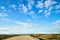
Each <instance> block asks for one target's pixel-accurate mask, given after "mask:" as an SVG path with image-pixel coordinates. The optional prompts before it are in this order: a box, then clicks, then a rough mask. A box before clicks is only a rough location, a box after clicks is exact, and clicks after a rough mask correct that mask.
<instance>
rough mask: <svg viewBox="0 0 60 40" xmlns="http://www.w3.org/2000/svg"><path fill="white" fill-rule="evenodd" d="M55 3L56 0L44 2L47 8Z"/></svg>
mask: <svg viewBox="0 0 60 40" xmlns="http://www.w3.org/2000/svg"><path fill="white" fill-rule="evenodd" d="M56 3H57V2H56V1H52V0H46V1H45V3H44V4H45V7H46V8H48V7H50V6H52V5H54V4H56Z"/></svg>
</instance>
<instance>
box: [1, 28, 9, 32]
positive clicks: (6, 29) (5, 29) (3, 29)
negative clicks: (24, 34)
mask: <svg viewBox="0 0 60 40" xmlns="http://www.w3.org/2000/svg"><path fill="white" fill-rule="evenodd" d="M8 29H9V28H0V31H8Z"/></svg>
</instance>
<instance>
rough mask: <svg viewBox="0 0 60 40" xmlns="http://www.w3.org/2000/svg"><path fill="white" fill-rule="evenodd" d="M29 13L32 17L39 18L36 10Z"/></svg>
mask: <svg viewBox="0 0 60 40" xmlns="http://www.w3.org/2000/svg"><path fill="white" fill-rule="evenodd" d="M29 15H30V16H31V17H32V18H37V15H36V14H35V12H34V11H30V12H29Z"/></svg>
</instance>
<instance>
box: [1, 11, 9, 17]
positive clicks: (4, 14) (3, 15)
mask: <svg viewBox="0 0 60 40" xmlns="http://www.w3.org/2000/svg"><path fill="white" fill-rule="evenodd" d="M6 16H8V15H7V14H6V13H3V12H1V13H0V17H6Z"/></svg>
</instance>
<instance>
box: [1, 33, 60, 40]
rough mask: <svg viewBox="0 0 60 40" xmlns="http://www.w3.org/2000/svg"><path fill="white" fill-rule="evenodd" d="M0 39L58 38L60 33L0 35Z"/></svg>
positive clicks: (50, 39)
mask: <svg viewBox="0 0 60 40" xmlns="http://www.w3.org/2000/svg"><path fill="white" fill-rule="evenodd" d="M0 40H60V34H20V35H0Z"/></svg>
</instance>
